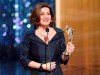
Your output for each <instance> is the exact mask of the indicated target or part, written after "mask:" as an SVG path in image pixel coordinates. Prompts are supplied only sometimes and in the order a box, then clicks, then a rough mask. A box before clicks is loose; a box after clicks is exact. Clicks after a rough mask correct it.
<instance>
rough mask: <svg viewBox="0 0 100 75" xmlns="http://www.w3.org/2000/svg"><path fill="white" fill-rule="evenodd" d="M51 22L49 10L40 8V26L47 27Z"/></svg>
mask: <svg viewBox="0 0 100 75" xmlns="http://www.w3.org/2000/svg"><path fill="white" fill-rule="evenodd" d="M50 22H51V14H50V10H49V8H47V7H43V8H41V11H40V25H45V26H47V25H49V24H50Z"/></svg>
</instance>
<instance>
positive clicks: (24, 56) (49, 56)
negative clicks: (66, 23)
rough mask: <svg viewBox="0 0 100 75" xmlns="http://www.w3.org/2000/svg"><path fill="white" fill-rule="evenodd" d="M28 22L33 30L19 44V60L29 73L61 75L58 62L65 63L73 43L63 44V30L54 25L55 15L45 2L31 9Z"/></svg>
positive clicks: (35, 74) (33, 74)
mask: <svg viewBox="0 0 100 75" xmlns="http://www.w3.org/2000/svg"><path fill="white" fill-rule="evenodd" d="M30 22H31V23H32V25H33V26H34V29H35V30H34V31H32V32H30V33H29V34H27V35H26V36H25V38H24V40H23V42H22V43H21V45H20V61H21V63H22V64H23V65H24V66H25V67H27V68H28V69H29V71H30V73H31V75H50V74H51V75H63V72H62V70H61V67H60V64H61V63H63V64H67V62H68V59H69V55H67V53H71V52H73V50H74V45H73V44H71V43H70V42H68V44H67V46H66V45H65V38H64V34H63V31H62V30H61V29H59V28H57V27H55V26H54V24H55V15H54V13H53V11H52V9H51V7H50V6H49V5H48V4H47V3H39V4H37V5H36V7H35V8H34V9H33V11H32V14H31V16H30Z"/></svg>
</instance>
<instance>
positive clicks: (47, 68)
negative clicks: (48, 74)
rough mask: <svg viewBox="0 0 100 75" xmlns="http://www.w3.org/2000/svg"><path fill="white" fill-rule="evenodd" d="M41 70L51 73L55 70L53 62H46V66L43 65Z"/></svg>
mask: <svg viewBox="0 0 100 75" xmlns="http://www.w3.org/2000/svg"><path fill="white" fill-rule="evenodd" d="M42 66H43V69H44V70H47V71H53V70H54V69H55V68H56V63H55V62H48V63H46V64H43V65H42Z"/></svg>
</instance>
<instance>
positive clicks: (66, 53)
mask: <svg viewBox="0 0 100 75" xmlns="http://www.w3.org/2000/svg"><path fill="white" fill-rule="evenodd" d="M66 33H67V34H68V40H69V42H71V43H72V42H73V41H72V40H73V35H74V30H73V29H72V28H70V27H69V26H68V25H67V26H66ZM63 54H64V55H70V54H71V53H70V52H66V51H65V52H64V53H63Z"/></svg>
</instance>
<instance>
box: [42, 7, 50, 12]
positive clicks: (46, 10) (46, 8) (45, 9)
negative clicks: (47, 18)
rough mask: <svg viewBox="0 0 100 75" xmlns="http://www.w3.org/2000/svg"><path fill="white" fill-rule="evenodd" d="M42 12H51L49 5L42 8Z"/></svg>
mask: <svg viewBox="0 0 100 75" xmlns="http://www.w3.org/2000/svg"><path fill="white" fill-rule="evenodd" d="M41 12H50V9H49V8H48V7H43V8H41Z"/></svg>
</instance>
